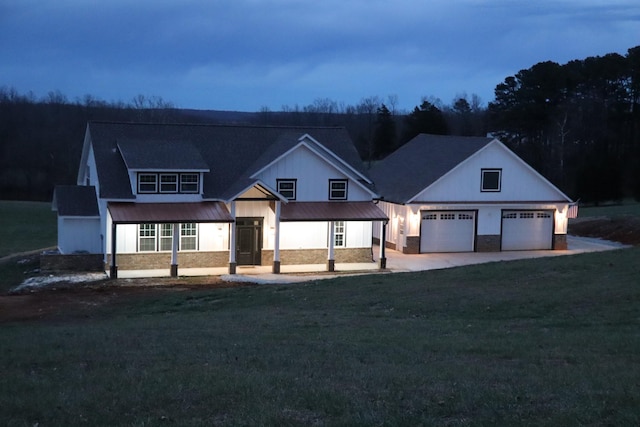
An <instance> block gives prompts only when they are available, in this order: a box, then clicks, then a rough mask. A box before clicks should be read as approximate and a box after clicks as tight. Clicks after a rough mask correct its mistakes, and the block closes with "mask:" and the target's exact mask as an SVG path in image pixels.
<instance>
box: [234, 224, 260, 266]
mask: <svg viewBox="0 0 640 427" xmlns="http://www.w3.org/2000/svg"><path fill="white" fill-rule="evenodd" d="M261 250H262V218H238V219H236V262H237V263H238V265H260V264H261V260H262V253H261Z"/></svg>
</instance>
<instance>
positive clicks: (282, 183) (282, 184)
mask: <svg viewBox="0 0 640 427" xmlns="http://www.w3.org/2000/svg"><path fill="white" fill-rule="evenodd" d="M277 184H278V193H280V194H282V196H283V197H286V198H287V199H289V200H295V199H296V180H295V179H279V180H277Z"/></svg>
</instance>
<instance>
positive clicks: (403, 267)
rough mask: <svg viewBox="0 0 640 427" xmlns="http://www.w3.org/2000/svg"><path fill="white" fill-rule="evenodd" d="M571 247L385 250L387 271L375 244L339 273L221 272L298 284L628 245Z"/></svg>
mask: <svg viewBox="0 0 640 427" xmlns="http://www.w3.org/2000/svg"><path fill="white" fill-rule="evenodd" d="M567 243H568V246H569V249H567V250H562V251H560V250H559V251H509V252H462V253H438V254H415V255H405V254H403V253H401V252H397V251H394V250H389V249H387V250H386V256H387V270H385V271H380V270H379V269H378V268H377V259H378V254H379V248H378V247H377V246H376V247H374V259H375V261H376V262H371V263H361V264H339V263H338V264H336V270H337V271H336V272H334V273H329V272H322V270H323V269H324V266H322V265H319V264H318V265H315V264H314V265H300V266H295V265H292V266H282V272H283V274H272V273H271V272H270V267H246V268H238V274H236V275H229V274H222V279H223V280H227V281H245V282H253V283H295V282H305V281H311V280H319V279H329V278H332V277H337V276H344V275H354V274H373V273H378V272H380V273H398V272H408V271H425V270H436V269H441V268H451V267H459V266H463V265H471V264H482V263H487V262H495V261H512V260H517V259H527V258H542V257H552V256H563V255H575V254H580V253H585V252H599V251H608V250H613V249H621V248H625V247H628V246H625V245H622V244H619V243H616V242H609V241H605V240H600V239H592V238H587V237H576V236H567Z"/></svg>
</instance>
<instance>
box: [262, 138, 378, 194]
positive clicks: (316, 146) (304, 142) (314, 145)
mask: <svg viewBox="0 0 640 427" xmlns="http://www.w3.org/2000/svg"><path fill="white" fill-rule="evenodd" d="M302 146H304V147H307V148H308V149H309V150H311V151H312V152H313V153H314V154H316V155H317V156H318V157H320V158H321V159H323V160H324V161H325V162H328V163H329V164H331V165H332V166H333V167H335V168H336V169H340V170H342V171H343V172H345V174H346V175H351V177H352V178H354V179H353V180H354V181H356V182H357V181H358V179H355V177H354V175H356V176H358V177H359V179H362V180H363V181H365V182H366V183H368V184H371V183H372V182H371V180H370V179H369V178H368V177H367V176H365V175H363V174H362V173H360V172H358V171H357V170H356V169H355V168H353V167H352V166H351V165H349V163H347V162H345V161H344V160H342V158H341V157H340V156H338V155H336V154H335V153H334V152H333V151H331V150H329V149H328V148H327V147H325V146H324V145H323V144H321V143H320V142H318V141H317V140H316V139H315V138H313V137H312V136H311V135H309V134H308V133H305V134H304V135H302V136H301V137H299V138H298V143H297V144H295V145H294V146H293V147H291V148H289V149H288V150H286V151H285V152H284V153H282V154H280V155H279V156H277V157H276V158H274V159H273V160H271V161H270V162H269V163H267V164H266V165H264V166H263V167H261V168H260V169H258V170H256V171H255V172H253V173H251V175H250V177H251V178H255V177H256V176H257V175H259V174H260V173H262V172H264V171H265V170H267V169H269V168H270V167H271V166H273V165H274V164H276V163H277V162H279V161H280V160H282V159H283V158H285V157H287V156H288V155H289V154H291V153H292V152H294V151H295V150H297V149H298V148H300V147H302ZM323 152H324V154H323ZM332 159H333V160H335V161H337V162H338V164H336V162H335V161H332ZM339 165H342V167H340V166H339ZM345 168H346V170H345ZM349 171H350V172H351V173H348V172H349ZM365 188H366V187H365ZM367 191H369V192H371V190H369V189H367Z"/></svg>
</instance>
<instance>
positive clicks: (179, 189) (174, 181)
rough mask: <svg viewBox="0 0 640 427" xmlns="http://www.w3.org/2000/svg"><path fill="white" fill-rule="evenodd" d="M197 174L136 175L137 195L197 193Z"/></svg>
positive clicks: (198, 176) (198, 178)
mask: <svg viewBox="0 0 640 427" xmlns="http://www.w3.org/2000/svg"><path fill="white" fill-rule="evenodd" d="M199 191H200V174H199V173H193V172H191V173H146V172H145V173H138V193H139V194H154V193H156V194H157V193H163V194H171V193H185V194H188V193H192V194H194V193H198V192H199Z"/></svg>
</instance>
